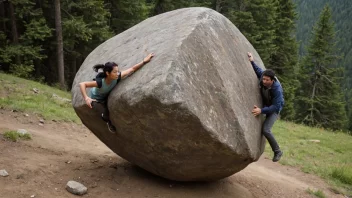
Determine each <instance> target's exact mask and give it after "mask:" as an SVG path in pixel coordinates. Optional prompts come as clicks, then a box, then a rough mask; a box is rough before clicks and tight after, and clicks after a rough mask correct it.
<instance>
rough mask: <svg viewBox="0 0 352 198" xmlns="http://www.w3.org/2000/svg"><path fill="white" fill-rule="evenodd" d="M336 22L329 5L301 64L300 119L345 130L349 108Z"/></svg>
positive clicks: (307, 122)
mask: <svg viewBox="0 0 352 198" xmlns="http://www.w3.org/2000/svg"><path fill="white" fill-rule="evenodd" d="M334 35H335V31H334V23H333V21H332V19H331V11H330V7H329V6H328V5H326V6H325V7H324V9H323V10H322V12H321V14H320V18H319V21H318V22H317V24H316V25H315V26H314V28H313V35H312V36H313V37H312V39H311V40H310V43H309V45H308V48H307V51H308V54H307V55H306V56H305V57H304V58H303V61H302V64H301V71H300V74H301V77H300V82H301V86H300V89H299V90H298V97H297V101H298V102H297V120H298V121H300V122H303V123H305V124H308V125H311V126H319V127H324V128H330V129H334V130H337V129H345V126H346V121H347V118H346V110H345V104H344V99H343V94H342V91H341V88H340V84H339V80H341V78H340V77H341V76H342V75H341V70H340V69H339V68H338V67H337V66H336V63H337V60H338V56H337V55H336V54H337V53H336V51H335V42H336V41H335V38H334Z"/></svg>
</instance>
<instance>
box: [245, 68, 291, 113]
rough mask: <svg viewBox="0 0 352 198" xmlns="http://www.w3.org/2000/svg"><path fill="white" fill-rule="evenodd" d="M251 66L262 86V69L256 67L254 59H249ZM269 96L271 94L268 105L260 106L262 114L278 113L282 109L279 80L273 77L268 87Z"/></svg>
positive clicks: (282, 97) (282, 102)
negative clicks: (269, 87) (271, 83)
mask: <svg viewBox="0 0 352 198" xmlns="http://www.w3.org/2000/svg"><path fill="white" fill-rule="evenodd" d="M251 64H252V67H253V69H254V71H255V73H256V74H257V77H258V79H259V80H260V82H259V84H260V86H261V88H262V86H263V84H262V78H263V72H264V71H263V70H262V69H261V68H260V67H258V66H257V65H256V64H255V63H254V61H251ZM270 96H271V101H270V102H271V105H270V106H264V107H263V108H262V114H271V113H274V112H276V113H280V111H281V110H282V107H283V106H284V103H285V101H284V96H283V90H282V86H281V83H280V81H279V80H278V79H277V78H276V77H275V79H274V83H273V85H272V86H271V89H270Z"/></svg>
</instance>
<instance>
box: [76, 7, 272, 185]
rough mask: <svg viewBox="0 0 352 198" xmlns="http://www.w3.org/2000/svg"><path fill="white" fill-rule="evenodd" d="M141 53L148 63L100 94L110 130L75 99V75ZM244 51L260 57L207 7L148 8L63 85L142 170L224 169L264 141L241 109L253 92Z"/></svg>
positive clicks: (253, 100) (131, 61)
mask: <svg viewBox="0 0 352 198" xmlns="http://www.w3.org/2000/svg"><path fill="white" fill-rule="evenodd" d="M151 52H154V53H155V57H154V58H153V59H152V60H151V62H149V63H148V64H146V65H145V66H144V67H142V68H141V69H140V70H138V71H136V72H135V73H134V74H132V75H131V76H129V77H128V78H125V79H123V80H122V81H121V82H120V83H119V84H118V85H117V86H116V87H115V88H114V89H113V91H112V92H111V93H110V95H109V98H108V108H109V111H110V117H111V120H112V122H113V124H114V125H115V126H116V128H117V133H116V134H112V133H110V132H109V131H108V129H107V127H106V123H104V122H103V121H102V119H101V115H98V113H96V112H95V111H94V110H92V109H90V108H89V107H88V106H87V105H86V104H85V101H84V99H83V97H82V94H81V92H80V89H79V83H80V82H83V81H91V80H92V79H93V78H94V77H95V75H96V73H95V72H94V71H93V69H92V66H93V65H95V64H98V63H105V62H108V61H114V62H116V63H118V65H119V70H120V71H121V70H125V69H128V68H130V67H132V66H133V65H135V64H137V63H139V62H141V61H142V60H143V58H144V57H145V56H147V55H148V54H149V53H151ZM247 52H252V53H253V55H254V57H255V60H256V62H257V63H258V64H259V65H263V63H262V61H261V60H260V57H259V55H258V54H257V52H256V51H255V49H254V48H253V47H252V45H251V44H250V43H249V42H248V40H247V39H246V38H245V37H244V36H243V35H242V33H241V32H240V31H239V30H238V29H237V28H236V27H235V26H234V25H233V24H232V23H231V22H230V21H229V20H228V19H227V18H225V17H224V16H223V15H221V14H219V13H218V12H216V11H214V10H211V9H207V8H185V9H179V10H175V11H171V12H167V13H164V14H161V15H157V16H154V17H152V18H148V19H146V20H144V21H142V22H141V23H139V24H137V25H135V26H133V27H132V28H130V29H128V30H126V31H124V32H122V33H121V34H119V35H117V36H115V37H113V38H111V39H109V40H107V41H106V42H104V43H103V44H101V45H100V46H98V47H97V48H96V49H94V50H93V51H92V52H91V53H90V54H89V56H88V57H87V58H86V59H85V61H84V62H83V64H82V66H81V67H80V69H79V71H78V72H77V74H76V77H75V80H74V83H73V87H72V94H73V100H72V102H73V107H74V109H75V111H76V113H77V115H78V116H79V117H80V119H81V120H82V122H83V124H84V125H85V126H87V127H88V128H89V129H90V130H91V131H92V132H93V133H94V134H95V135H96V136H97V137H98V138H99V139H100V140H101V141H102V142H104V143H105V144H106V145H107V146H108V147H109V148H110V149H111V150H112V151H114V152H115V153H116V154H118V155H119V156H121V157H122V158H124V159H126V160H128V161H129V162H131V163H133V164H136V165H138V166H139V167H141V168H143V169H145V170H147V171H149V172H152V173H154V174H156V175H159V176H161V177H164V178H168V179H171V180H177V181H209V180H217V179H221V178H224V177H228V176H230V175H232V174H234V173H236V172H238V171H241V170H242V169H244V168H245V167H246V166H247V165H248V164H250V163H252V162H254V161H256V160H258V159H259V157H260V155H261V154H262V153H263V150H264V146H265V141H264V140H265V139H264V138H263V137H262V135H261V125H262V118H260V116H259V117H254V116H253V115H252V114H251V110H252V109H253V105H260V104H261V96H260V93H259V89H258V79H257V78H256V75H255V73H254V71H253V69H252V66H251V64H250V62H249V61H248V58H247ZM87 91H88V89H87ZM92 149H94V148H92Z"/></svg>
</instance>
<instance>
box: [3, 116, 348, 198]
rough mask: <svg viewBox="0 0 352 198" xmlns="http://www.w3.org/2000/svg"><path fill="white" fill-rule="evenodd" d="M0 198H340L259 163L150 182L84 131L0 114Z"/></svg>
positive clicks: (293, 172)
mask: <svg viewBox="0 0 352 198" xmlns="http://www.w3.org/2000/svg"><path fill="white" fill-rule="evenodd" d="M0 120H1V121H0V170H1V169H6V170H7V172H8V173H9V174H10V175H9V176H8V177H0V197H1V198H17V197H31V196H32V195H35V197H36V198H47V197H76V196H74V195H72V194H70V193H68V192H67V191H66V190H65V186H66V183H67V182H68V181H69V180H75V181H78V182H81V183H83V184H84V185H85V186H87V187H88V194H86V195H84V197H94V198H95V197H104V198H110V197H111V198H112V197H114V198H115V197H126V198H127V197H136V198H138V197H160V198H162V197H174V198H179V197H192V198H193V197H202V198H203V197H204V198H208V197H209V198H210V197H217V198H218V197H219V198H221V197H223V198H225V197H231V198H251V197H258V198H262V197H270V198H271V197H273V198H274V197H278V198H279V197H280V198H282V197H313V196H312V195H309V194H308V193H306V189H307V188H308V187H309V188H311V189H320V190H323V192H324V193H325V194H326V195H327V197H343V196H342V195H336V194H334V193H332V192H331V191H330V190H329V186H328V185H327V184H326V183H325V182H323V181H322V180H321V179H320V178H318V177H316V176H314V175H309V174H304V173H302V172H300V171H298V170H297V169H295V168H292V167H286V166H282V165H279V164H277V163H272V162H271V161H270V160H269V159H266V158H264V157H263V158H262V159H260V160H259V161H258V162H256V163H253V164H251V165H250V166H248V167H247V168H246V169H245V170H243V171H241V172H239V173H237V174H235V175H233V176H231V177H228V178H226V179H223V180H220V181H217V182H210V183H204V182H203V183H202V182H198V183H184V182H174V181H169V180H166V179H163V178H160V177H157V176H154V175H152V174H150V173H148V172H146V171H144V170H142V169H140V168H138V167H136V166H133V165H131V164H130V163H129V162H127V161H125V160H123V159H122V158H120V157H118V156H117V155H116V154H114V153H113V152H112V151H110V150H109V149H108V148H107V147H106V146H105V145H104V144H102V143H101V142H100V141H99V140H98V139H97V138H96V137H95V136H94V135H93V134H92V133H91V132H90V131H89V130H87V129H86V128H85V127H84V126H81V125H77V124H69V123H57V122H52V121H51V122H49V123H45V124H44V126H39V125H38V123H39V122H38V120H39V119H38V118H37V117H36V116H35V115H29V117H26V116H24V115H23V113H13V112H9V111H5V110H0ZM20 128H23V129H26V130H28V131H29V132H30V133H31V134H32V137H33V139H32V140H30V141H20V142H15V143H14V142H10V141H6V140H5V139H4V138H3V136H2V135H1V134H3V133H4V132H5V131H7V130H17V129H20Z"/></svg>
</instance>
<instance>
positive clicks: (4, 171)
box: [0, 169, 9, 177]
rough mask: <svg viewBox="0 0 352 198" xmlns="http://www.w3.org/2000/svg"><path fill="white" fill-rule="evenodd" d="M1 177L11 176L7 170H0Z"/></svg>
mask: <svg viewBox="0 0 352 198" xmlns="http://www.w3.org/2000/svg"><path fill="white" fill-rule="evenodd" d="M0 176H2V177H7V176H9V174H8V173H7V171H6V170H5V169H3V170H0Z"/></svg>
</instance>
